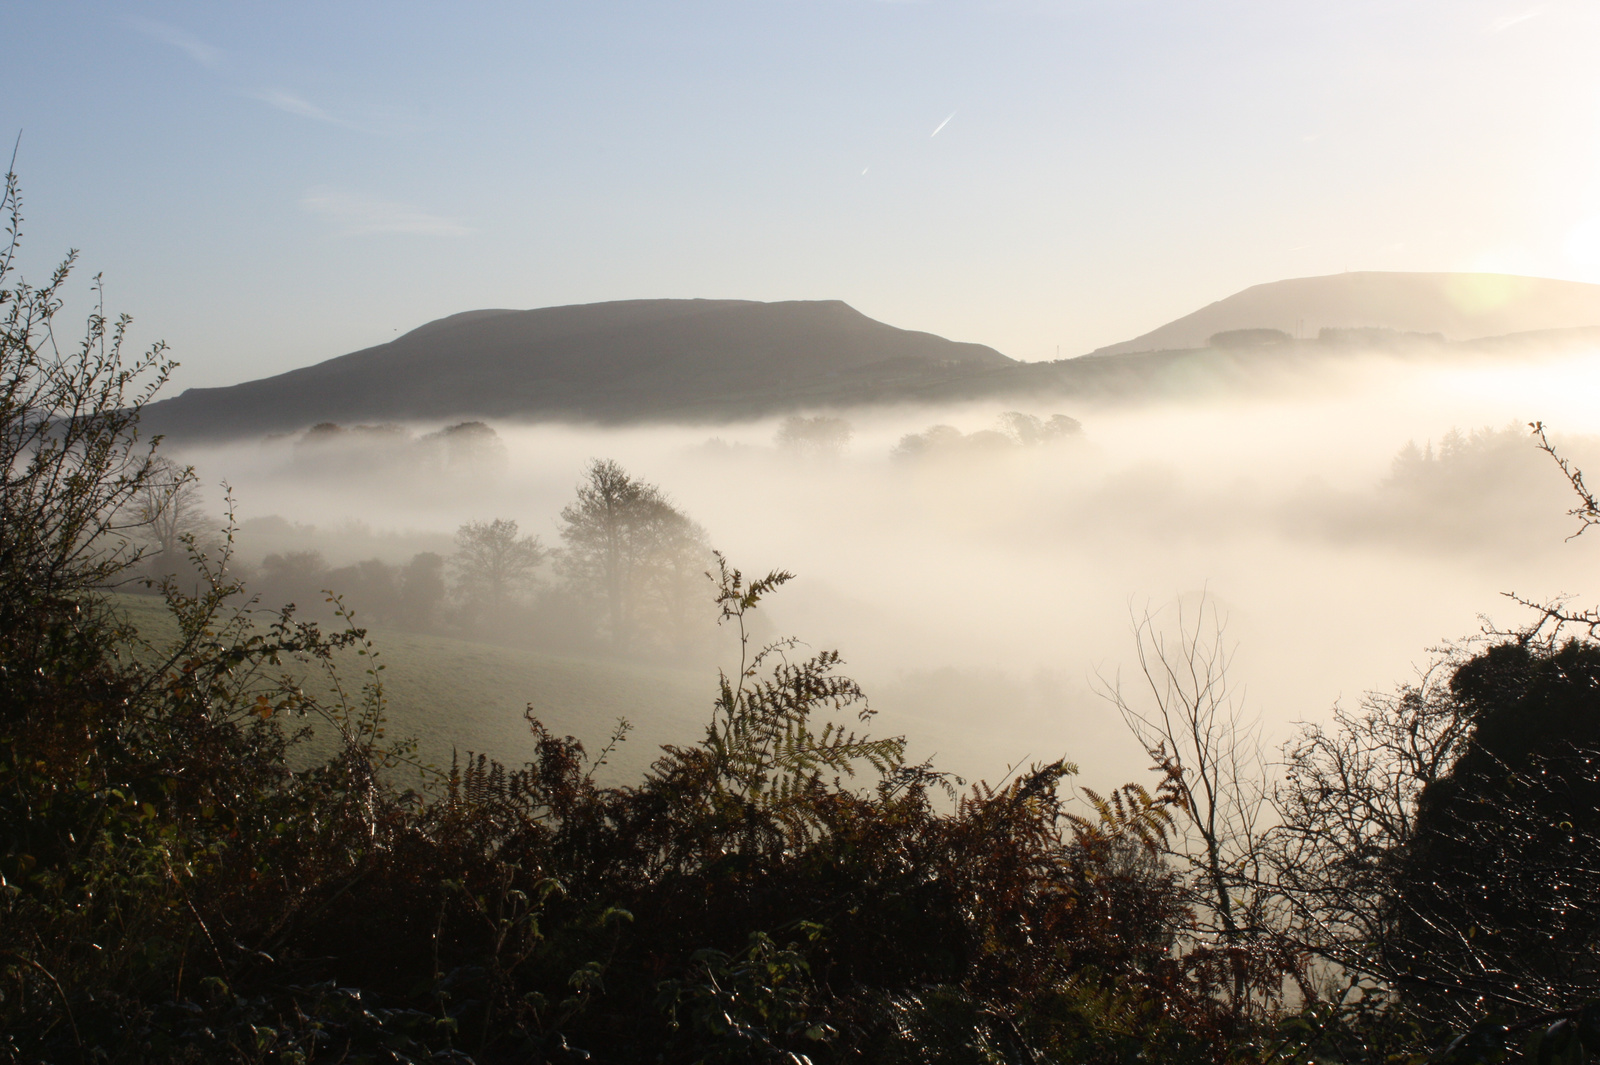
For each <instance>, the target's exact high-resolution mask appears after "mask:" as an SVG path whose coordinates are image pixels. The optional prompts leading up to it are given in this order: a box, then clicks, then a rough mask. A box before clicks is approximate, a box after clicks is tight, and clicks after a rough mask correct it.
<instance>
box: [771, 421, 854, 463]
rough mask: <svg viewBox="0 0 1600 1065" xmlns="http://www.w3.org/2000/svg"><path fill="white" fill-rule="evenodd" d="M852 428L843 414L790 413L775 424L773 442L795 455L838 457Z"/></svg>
mask: <svg viewBox="0 0 1600 1065" xmlns="http://www.w3.org/2000/svg"><path fill="white" fill-rule="evenodd" d="M854 436H855V430H854V429H853V428H852V427H851V425H850V423H849V422H847V421H845V420H844V419H843V418H832V417H828V416H827V415H821V414H819V415H814V416H812V417H805V416H803V415H799V414H791V415H790V416H789V417H787V418H785V419H784V420H783V421H782V422H781V423H780V424H779V425H778V432H777V434H776V435H775V436H774V437H773V442H774V443H776V444H777V445H778V449H779V450H780V451H789V452H792V453H794V454H796V455H810V456H819V457H825V458H838V457H839V456H840V455H842V454H844V452H845V449H846V448H848V447H849V446H850V440H851V438H852V437H854Z"/></svg>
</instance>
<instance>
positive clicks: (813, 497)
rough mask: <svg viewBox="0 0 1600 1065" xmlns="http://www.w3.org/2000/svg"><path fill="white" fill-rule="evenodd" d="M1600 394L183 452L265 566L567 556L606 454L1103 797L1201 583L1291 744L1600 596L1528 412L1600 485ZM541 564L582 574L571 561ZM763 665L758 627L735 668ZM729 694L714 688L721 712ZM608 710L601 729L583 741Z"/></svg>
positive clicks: (965, 724)
mask: <svg viewBox="0 0 1600 1065" xmlns="http://www.w3.org/2000/svg"><path fill="white" fill-rule="evenodd" d="M1597 380H1600V355H1597V354H1584V355H1581V356H1564V357H1561V358H1552V359H1547V360H1542V361H1533V360H1530V361H1527V362H1519V363H1516V364H1511V363H1507V362H1487V361H1486V362H1481V363H1478V364H1475V365H1466V366H1461V365H1457V366H1453V367H1445V366H1440V365H1428V366H1423V365H1413V364H1407V363H1404V362H1397V361H1392V360H1387V359H1378V358H1374V359H1359V358H1356V357H1353V356H1352V357H1351V358H1350V359H1348V360H1346V361H1344V362H1342V363H1341V364H1340V365H1339V366H1338V368H1337V369H1336V370H1333V371H1329V372H1324V373H1322V374H1320V375H1317V376H1311V375H1307V376H1304V377H1300V378H1295V379H1294V380H1293V381H1292V382H1291V383H1290V384H1289V386H1287V387H1283V388H1280V389H1278V390H1277V391H1276V392H1275V393H1273V394H1271V395H1256V396H1252V397H1250V398H1244V399H1227V398H1220V397H1218V396H1217V395H1215V393H1214V392H1213V393H1212V394H1210V395H1209V396H1208V397H1207V398H1204V399H1198V400H1183V399H1170V400H1165V401H1161V402H1146V403H1142V404H1131V403H1122V404H1117V403H1110V402H1097V403H1094V404H1087V403H1080V402H1077V401H1072V400H1066V399H1062V400H1048V401H1041V400H1035V401H1030V402H1026V403H1014V404H1002V403H995V402H988V403H981V404H971V405H962V406H954V407H940V408H911V407H897V408H892V409H879V410H851V411H845V412H836V413H835V415H834V416H835V417H836V418H839V419H843V421H845V422H847V423H848V429H849V439H848V443H847V444H846V445H844V446H842V447H841V446H839V445H840V444H841V438H842V436H843V433H842V430H843V428H845V427H843V426H839V425H837V424H833V425H832V426H831V429H832V431H833V435H832V436H829V437H827V438H826V439H822V440H820V441H807V440H805V439H802V438H800V437H797V435H796V434H795V432H794V431H793V429H794V426H793V425H791V426H790V431H789V432H788V433H787V434H786V435H785V434H784V432H783V431H782V425H781V422H780V420H778V419H773V420H767V421H761V422H753V423H748V424H739V425H722V426H717V427H714V428H707V427H703V426H702V427H685V426H657V427H650V428H626V429H617V428H594V427H580V426H559V425H535V426H519V425H512V424H495V425H493V426H492V429H493V434H490V435H485V434H483V433H481V432H478V431H476V430H474V431H471V432H469V433H468V434H467V436H466V437H461V438H460V439H458V440H456V441H455V442H454V443H453V444H452V442H451V441H450V440H449V439H448V438H447V435H448V434H445V435H441V434H440V433H439V430H440V428H441V427H439V426H436V425H434V426H414V427H403V428H390V429H366V430H361V431H356V430H355V429H354V428H353V427H346V431H345V432H343V433H339V432H335V431H333V430H331V429H324V430H322V431H321V435H320V436H319V435H317V434H315V433H313V434H302V435H300V436H297V437H290V438H280V439H274V440H266V441H252V442H247V443H239V444H234V445H230V446H225V447H212V448H207V449H203V450H199V449H196V450H190V451H183V450H181V449H180V450H178V451H176V452H175V457H177V458H179V459H181V460H182V461H184V462H190V463H193V464H194V466H195V467H196V470H197V472H198V474H199V476H200V478H201V479H202V481H203V482H204V483H205V484H206V485H207V486H214V485H216V484H218V483H220V482H223V481H226V482H227V483H228V484H230V485H231V486H232V490H233V493H234V496H235V498H236V500H237V516H238V519H239V520H240V522H241V531H240V534H239V541H238V542H239V555H240V558H241V559H242V560H243V561H244V562H245V563H246V565H247V566H254V567H258V568H259V566H260V565H261V563H262V561H263V560H264V559H266V557H267V556H269V555H278V556H282V555H283V554H284V553H286V552H294V551H313V550H314V551H317V552H320V553H321V556H322V558H323V560H324V561H325V562H326V564H327V565H328V566H329V567H339V566H346V567H348V566H351V565H352V564H355V563H358V562H361V561H362V560H367V559H374V558H376V559H380V560H382V561H384V562H386V563H389V564H390V565H393V566H401V565H404V564H405V563H407V562H408V560H411V559H413V558H415V557H416V556H417V554H418V553H419V552H434V553H436V554H438V555H441V556H448V555H449V554H450V552H451V551H452V550H453V544H452V537H453V536H454V534H455V532H456V530H457V529H458V527H460V526H461V525H463V524H464V523H467V522H470V521H479V522H488V521H492V520H494V519H510V520H513V521H515V522H517V523H518V526H519V529H520V531H521V533H523V534H534V535H537V536H538V537H539V539H540V540H541V542H542V544H543V545H544V546H546V547H551V548H556V547H559V546H560V545H561V540H560V535H559V529H560V524H561V523H560V520H559V514H560V512H561V510H562V508H563V507H564V506H566V505H567V504H569V503H570V502H571V501H572V499H573V496H574V489H575V486H576V485H577V483H578V482H579V480H580V478H581V477H582V476H583V475H584V470H585V467H586V466H587V465H588V464H589V462H590V461H591V460H592V459H596V458H607V459H614V460H616V461H617V462H618V463H620V464H621V466H622V467H623V468H625V469H626V470H627V471H628V472H629V473H630V474H632V475H634V476H635V477H638V478H641V479H643V480H645V481H648V482H651V483H653V484H656V485H659V486H660V488H661V489H662V490H663V492H665V493H666V494H667V496H669V497H670V499H671V501H672V503H673V504H674V505H675V506H676V507H677V508H678V509H679V510H680V511H682V512H683V513H684V514H686V515H687V516H688V517H690V518H692V519H693V520H694V521H696V522H698V523H699V524H700V525H701V526H703V527H704V529H705V530H706V532H707V535H708V538H709V541H710V544H711V545H712V546H714V547H715V548H717V549H718V550H720V551H722V552H723V553H725V554H726V555H727V556H728V558H729V560H730V561H731V562H732V563H733V564H734V565H737V566H739V567H742V568H743V569H744V570H745V571H746V572H747V573H754V572H765V571H766V570H768V569H773V568H782V569H788V570H792V571H793V572H795V573H796V574H797V575H798V577H797V579H796V580H795V581H794V582H792V583H791V584H790V585H789V586H787V587H786V588H784V589H783V590H782V591H781V592H780V593H779V594H778V595H777V596H775V597H774V598H772V599H771V600H769V601H768V602H767V603H764V604H763V607H762V613H763V614H764V615H765V617H766V620H767V624H768V625H769V626H770V631H771V632H772V633H793V634H795V635H797V636H799V637H801V638H802V639H804V640H805V641H806V642H807V643H808V644H810V645H811V646H812V647H815V648H824V647H837V648H839V649H841V650H842V651H843V652H844V655H845V658H846V661H847V663H848V671H849V672H850V673H851V674H852V675H854V676H856V677H857V678H858V679H860V680H861V681H862V682H863V684H864V685H865V686H866V688H867V690H868V692H869V693H870V695H871V696H872V700H873V705H874V707H875V708H876V709H878V710H879V711H880V714H881V716H880V717H879V718H878V719H877V721H876V722H875V723H874V725H873V729H874V730H875V731H880V732H890V731H893V732H905V733H906V734H907V735H908V736H909V737H910V739H911V741H912V753H913V755H915V756H919V757H920V756H928V755H933V756H935V757H936V760H937V762H938V763H939V765H940V766H941V767H942V768H947V769H951V770H954V771H956V772H959V773H962V774H964V775H967V776H970V777H986V778H988V779H990V780H994V779H996V778H997V777H998V776H1000V775H1002V774H1003V773H1004V771H1005V770H1006V768H1007V766H1009V765H1011V764H1013V763H1016V762H1019V761H1025V760H1035V759H1047V758H1053V757H1058V756H1061V755H1066V756H1067V757H1069V758H1071V759H1073V760H1075V761H1077V762H1079V763H1080V764H1081V765H1082V766H1083V769H1084V775H1083V779H1084V782H1086V783H1089V784H1092V785H1095V786H1103V785H1108V784H1115V783H1118V782H1120V781H1122V780H1126V779H1133V778H1136V777H1139V776H1141V775H1142V773H1143V771H1144V769H1145V766H1146V764H1147V762H1148V759H1147V758H1146V757H1145V755H1144V754H1143V753H1142V752H1140V751H1139V750H1138V749H1137V748H1136V747H1135V745H1134V744H1133V743H1132V741H1131V740H1130V739H1128V738H1127V737H1126V735H1125V733H1124V729H1123V726H1122V723H1121V721H1120V718H1119V717H1118V715H1117V712H1116V710H1115V709H1114V708H1113V707H1112V706H1111V705H1110V704H1109V703H1108V702H1107V701H1106V700H1105V699H1104V698H1102V697H1101V696H1100V695H1098V694H1096V691H1095V688H1096V687H1097V686H1099V685H1102V684H1115V683H1116V682H1117V677H1118V675H1119V672H1120V674H1121V676H1122V679H1123V682H1124V683H1130V682H1131V681H1132V680H1133V679H1134V672H1133V669H1132V667H1133V661H1134V654H1133V651H1134V647H1133V641H1132V635H1131V628H1130V618H1131V617H1132V616H1135V615H1137V616H1142V615H1143V614H1144V613H1145V612H1146V611H1165V613H1164V614H1163V616H1164V617H1172V618H1175V612H1174V611H1173V610H1172V606H1173V604H1176V603H1179V602H1185V603H1187V604H1189V605H1191V606H1192V605H1193V604H1194V602H1195V601H1196V600H1197V599H1199V598H1200V597H1202V596H1204V597H1208V598H1209V599H1210V600H1211V601H1212V602H1213V603H1214V604H1216V605H1217V606H1218V607H1220V609H1221V611H1222V613H1223V614H1225V616H1226V618H1227V638H1228V639H1229V640H1230V641H1233V642H1236V643H1237V646H1238V650H1237V654H1236V657H1235V658H1234V660H1233V663H1232V668H1231V675H1230V680H1231V682H1232V683H1233V684H1234V685H1235V686H1236V688H1237V689H1239V690H1240V691H1241V692H1243V693H1244V694H1245V698H1246V707H1247V712H1248V713H1250V714H1252V715H1254V716H1258V717H1259V718H1260V719H1261V721H1262V723H1263V725H1264V729H1265V733H1266V735H1267V737H1268V739H1269V741H1272V742H1275V741H1276V740H1278V739H1281V738H1282V737H1283V736H1284V735H1285V734H1286V733H1287V731H1288V726H1289V724H1290V723H1291V722H1294V721H1297V720H1305V719H1318V718H1321V717H1323V716H1325V715H1326V714H1328V712H1329V711H1330V709H1331V708H1332V707H1333V705H1334V704H1335V703H1339V702H1343V703H1345V704H1351V703H1354V702H1357V701H1359V699H1360V697H1361V695H1362V693H1363V691H1366V690H1371V689H1387V688H1390V687H1392V686H1393V685H1394V684H1395V683H1397V682H1399V681H1402V680H1406V679H1408V678H1409V677H1411V676H1412V671H1413V669H1414V668H1415V667H1418V666H1421V665H1424V664H1425V663H1426V662H1427V661H1428V660H1429V658H1430V651H1429V649H1430V648H1432V647H1435V646H1437V645H1439V644H1441V643H1443V642H1445V641H1450V640H1456V639H1460V638H1463V637H1471V636H1473V635H1474V634H1478V633H1480V632H1481V631H1482V630H1483V627H1484V625H1485V621H1484V620H1483V619H1484V618H1487V619H1488V620H1489V623H1490V624H1492V625H1495V626H1498V627H1501V628H1510V627H1516V626H1519V625H1522V624H1525V623H1526V622H1528V621H1529V620H1530V617H1529V614H1528V613H1527V611H1525V610H1523V609H1521V608H1519V607H1518V606H1516V605H1515V604H1514V603H1512V602H1511V601H1509V600H1507V599H1505V598H1503V597H1502V593H1506V592H1513V591H1514V592H1516V593H1519V594H1521V595H1524V596H1528V597H1531V598H1535V599H1548V598H1551V597H1553V596H1556V595H1557V594H1561V593H1565V594H1570V595H1574V596H1576V597H1577V598H1578V600H1579V601H1580V602H1588V601H1590V600H1591V599H1600V580H1596V579H1595V577H1596V570H1595V565H1594V559H1593V555H1592V552H1593V550H1595V547H1594V545H1593V544H1591V543H1589V542H1588V540H1587V539H1583V540H1577V541H1570V542H1569V541H1568V540H1567V539H1566V537H1568V536H1569V535H1570V534H1571V533H1572V532H1573V531H1574V530H1575V528H1576V523H1575V521H1574V519H1572V518H1570V517H1567V516H1566V512H1567V511H1568V510H1569V509H1570V508H1571V507H1572V506H1573V505H1574V502H1575V501H1574V500H1573V499H1572V498H1571V491H1570V489H1569V487H1568V486H1567V484H1566V482H1565V481H1564V480H1563V478H1562V476H1561V475H1560V472H1559V471H1558V470H1557V469H1556V468H1555V466H1554V464H1553V463H1552V462H1551V461H1550V459H1549V457H1548V456H1545V455H1543V454H1541V453H1540V452H1539V451H1538V450H1537V449H1536V448H1535V446H1534V442H1533V441H1532V439H1531V438H1530V436H1529V433H1528V430H1527V425H1526V423H1528V422H1530V421H1534V420H1542V421H1544V422H1545V423H1546V424H1547V425H1548V426H1549V427H1550V428H1551V431H1552V433H1553V434H1555V435H1554V439H1555V441H1556V443H1557V445H1558V447H1560V448H1561V449H1562V451H1563V453H1566V454H1569V455H1570V457H1572V458H1573V459H1574V460H1575V461H1576V462H1577V463H1578V464H1579V465H1580V466H1584V465H1590V466H1593V467H1594V468H1595V469H1597V470H1600V439H1597V438H1596V435H1595V434H1600V412H1597V411H1596V409H1595V407H1594V405H1593V403H1592V401H1591V398H1590V397H1591V396H1592V395H1593V386H1594V385H1595V384H1596V383H1597ZM1008 409H1012V410H1020V411H1021V412H1022V413H1024V414H1027V415H1031V416H1032V419H1031V420H1029V419H1023V420H1018V419H1015V418H1010V419H1008V418H1006V417H1003V416H1004V415H1006V412H1007V411H1008ZM1057 414H1059V415H1064V416H1066V418H1068V419H1075V420H1076V421H1077V422H1079V423H1081V431H1076V432H1074V431H1071V430H1072V427H1071V425H1070V423H1069V422H1068V421H1067V420H1066V419H1060V420H1057V421H1055V422H1054V423H1052V422H1051V420H1050V419H1051V416H1052V415H1057ZM1052 424H1053V425H1054V426H1055V427H1056V431H1054V432H1040V433H1031V431H1030V429H1029V427H1030V426H1032V427H1034V428H1040V427H1049V426H1051V425H1052ZM935 426H946V427H949V428H947V429H939V430H935V431H931V432H930V430H931V429H932V428H933V427H935ZM430 433H432V434H434V435H433V436H432V437H428V436H427V434H430ZM1030 433H1031V435H1030ZM458 435H459V434H458ZM494 436H498V441H496V440H495V439H494V438H493V437H494ZM469 437H470V439H469ZM209 505H210V507H211V509H212V510H213V511H215V510H217V509H218V508H219V506H220V498H213V499H211V500H209ZM540 573H541V576H542V579H543V580H544V581H545V582H546V583H547V584H549V583H550V582H553V581H554V580H555V579H556V578H555V576H554V571H553V570H552V569H551V567H550V563H548V562H546V563H545V564H544V566H543V568H542V569H541V571H540ZM710 590H711V586H710V584H709V583H707V585H706V592H707V596H706V600H705V602H706V610H707V612H708V616H709V615H710V614H713V613H714V609H713V607H712V605H711V602H710V595H709V593H710ZM268 605H272V604H268ZM353 605H355V606H356V607H357V609H358V610H359V609H360V607H361V604H360V603H359V602H355V603H353ZM492 635H493V634H489V635H479V636H478V637H477V638H479V639H489V638H491V637H492ZM378 636H379V643H380V646H381V643H382V630H381V628H380V629H379V631H378ZM552 638H553V637H552ZM736 650H737V649H736V647H735V641H734V639H733V636H732V634H731V633H730V634H727V637H726V640H725V641H724V643H723V644H722V651H723V653H722V658H721V661H722V664H723V665H725V666H727V665H730V664H731V661H730V657H731V656H732V655H733V654H735V653H736ZM678 664H680V665H687V666H690V667H693V668H708V669H709V668H711V666H710V664H709V663H706V662H701V661H698V660H696V661H689V662H680V663H678ZM713 689H714V677H713V676H711V675H708V676H707V677H706V680H705V692H706V706H707V708H709V706H710V701H711V696H712V693H713ZM609 725H610V721H609V719H608V718H607V717H602V716H597V718H596V720H595V721H594V722H593V724H592V728H590V729H589V731H588V732H587V733H586V734H585V735H584V736H583V737H582V738H584V739H585V740H587V741H592V742H595V743H598V742H599V741H601V740H603V738H604V736H605V734H606V732H607V731H608V728H609ZM684 738H685V739H688V738H690V737H687V736H685V737H684Z"/></svg>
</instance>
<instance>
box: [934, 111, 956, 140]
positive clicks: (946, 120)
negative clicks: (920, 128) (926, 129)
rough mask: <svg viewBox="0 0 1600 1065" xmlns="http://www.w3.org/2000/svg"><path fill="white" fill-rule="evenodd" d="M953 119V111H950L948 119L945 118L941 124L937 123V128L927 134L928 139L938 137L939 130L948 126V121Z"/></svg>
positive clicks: (954, 115) (954, 114)
mask: <svg viewBox="0 0 1600 1065" xmlns="http://www.w3.org/2000/svg"><path fill="white" fill-rule="evenodd" d="M955 117H956V113H955V112H954V111H951V112H950V118H947V119H945V120H944V121H943V122H941V123H939V126H938V128H937V129H935V130H934V131H933V132H932V133H930V134H928V136H929V138H930V139H931V138H933V137H937V136H938V135H939V130H941V129H944V128H945V127H946V126H948V125H949V124H950V119H951V118H955Z"/></svg>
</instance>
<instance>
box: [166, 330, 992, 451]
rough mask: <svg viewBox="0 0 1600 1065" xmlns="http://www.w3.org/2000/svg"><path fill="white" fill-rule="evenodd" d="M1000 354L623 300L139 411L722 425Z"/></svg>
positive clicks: (946, 375) (896, 335)
mask: <svg viewBox="0 0 1600 1065" xmlns="http://www.w3.org/2000/svg"><path fill="white" fill-rule="evenodd" d="M1011 365H1014V363H1013V361H1012V360H1011V359H1008V358H1006V356H1004V355H1002V354H1000V353H999V352H998V351H995V350H994V349H993V348H988V347H984V346H983V345H981V344H963V343H957V342H955V341H950V340H946V339H944V338H943V337H938V336H934V335H933V334H931V333H920V332H915V331H912V330H906V329H897V328H895V327H894V326H890V325H885V324H884V323H882V322H878V321H874V320H873V319H871V318H868V317H867V316H866V315H864V314H862V313H860V312H859V311H857V310H855V309H854V308H852V307H850V306H849V305H847V304H845V303H843V302H840V301H838V300H820V301H808V300H797V301H790V302H782V303H760V302H755V301H751V300H703V299H692V300H626V301H619V302H612V303H590V304H578V305H574V306H567V307H548V308H543V309H540V310H529V311H515V310H479V311H467V312H465V313H463V314H456V315H451V316H450V317H448V318H441V319H439V320H437V321H433V322H429V323H428V324H426V325H423V326H421V327H419V328H417V329H413V330H412V331H411V332H409V333H406V334H405V335H403V336H400V337H397V338H396V339H394V340H392V341H390V342H389V343H387V344H380V345H378V346H376V347H371V348H366V349H364V350H362V351H357V352H352V353H351V354H349V355H342V356H340V357H338V358H335V359H329V360H328V361H326V362H322V363H318V364H316V365H314V366H307V367H304V368H301V369H298V370H291V371H289V372H288V373H282V374H278V375H277V376H275V377H267V378H262V379H260V380H256V381H249V382H245V383H243V384H238V385H231V386H228V387H224V388H191V389H189V390H188V391H186V392H184V393H182V394H181V395H179V396H177V397H176V398H174V399H170V400H164V401H162V402H159V403H154V404H151V405H150V406H149V407H147V408H145V419H144V420H145V424H146V425H148V426H149V427H150V428H152V429H153V430H154V431H156V432H162V433H168V434H172V435H175V436H180V437H189V438H196V437H198V438H208V437H210V438H216V437H238V436H249V435H256V434H262V433H272V432H288V431H293V430H297V429H301V428H304V427H306V426H308V425H312V424H315V423H318V422H324V421H338V422H348V421H380V422H381V421H410V420H429V421H437V420H443V419H450V418H458V417H486V418H511V419H527V420H534V419H540V420H556V419H562V420H573V421H595V422H624V421H642V420H651V419H661V420H665V419H673V420H698V419H706V420H726V419H732V418H739V417H753V416H759V415H764V414H771V413H780V412H783V411H787V410H793V409H797V408H798V407H799V406H802V405H804V406H825V405H828V404H830V403H862V402H875V401H892V400H894V399H898V398H904V397H906V396H909V395H912V394H915V393H917V392H919V391H921V390H923V389H926V388H930V387H937V386H938V385H939V384H941V383H943V382H946V381H950V380H957V379H961V378H965V377H970V376H972V375H973V374H981V373H982V372H984V371H989V370H996V369H1001V368H1004V367H1008V366H1011Z"/></svg>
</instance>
